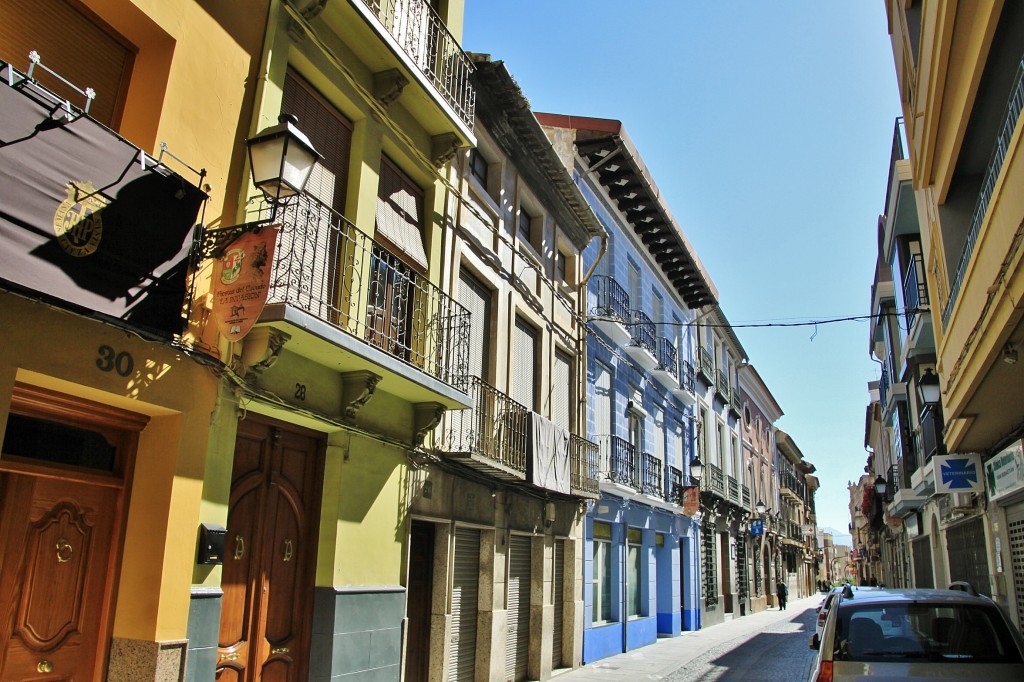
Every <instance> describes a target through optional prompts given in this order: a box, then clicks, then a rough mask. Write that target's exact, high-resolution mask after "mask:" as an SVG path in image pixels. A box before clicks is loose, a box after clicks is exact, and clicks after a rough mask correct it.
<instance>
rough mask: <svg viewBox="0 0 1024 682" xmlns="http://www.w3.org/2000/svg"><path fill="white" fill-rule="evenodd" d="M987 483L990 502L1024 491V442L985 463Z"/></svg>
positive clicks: (1015, 444)
mask: <svg viewBox="0 0 1024 682" xmlns="http://www.w3.org/2000/svg"><path fill="white" fill-rule="evenodd" d="M985 481H986V482H987V483H988V499H989V500H990V501H991V500H998V499H999V498H1001V497H1006V496H1007V495H1011V494H1013V493H1015V492H1017V491H1018V490H1024V440H1020V441H1017V442H1016V443H1014V444H1013V445H1011V446H1010V447H1008V448H1006V449H1005V450H1003V451H1002V452H1000V453H999V454H997V455H996V456H995V457H993V458H992V459H990V460H989V461H987V462H985Z"/></svg>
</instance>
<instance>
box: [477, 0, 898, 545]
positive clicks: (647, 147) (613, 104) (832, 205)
mask: <svg viewBox="0 0 1024 682" xmlns="http://www.w3.org/2000/svg"><path fill="white" fill-rule="evenodd" d="M465 22H466V23H465V29H464V32H463V47H464V48H465V49H466V50H467V51H470V52H483V53H488V54H490V55H491V56H492V58H493V59H500V60H503V61H504V62H505V64H506V66H507V67H508V69H509V71H510V72H511V73H512V74H513V76H515V78H516V80H517V81H518V82H519V84H520V86H521V87H522V89H523V92H524V93H525V94H526V96H527V98H528V99H529V100H530V104H531V106H532V108H533V110H534V111H545V112H555V113H563V114H574V115H580V116H596V117H602V118H613V119H618V120H621V121H622V122H623V124H624V125H625V127H626V130H627V131H628V132H629V134H630V136H631V137H632V139H633V141H634V143H635V144H636V146H637V148H638V150H639V151H640V154H641V156H642V157H643V159H644V162H645V163H646V165H647V167H648V168H649V169H650V170H651V172H652V174H653V176H654V180H655V182H656V183H657V185H658V187H659V188H660V189H661V190H662V192H663V193H664V195H665V196H666V198H667V201H668V204H669V207H670V209H671V210H672V213H673V215H674V216H675V217H676V220H677V221H678V222H679V223H680V225H681V226H682V228H683V231H684V232H686V234H687V236H688V237H689V239H690V241H691V242H692V243H693V245H694V247H695V248H696V250H697V253H698V255H699V257H700V259H701V260H702V261H703V263H704V265H705V267H706V268H707V270H708V272H709V273H710V275H711V278H712V279H713V280H714V282H715V285H716V286H717V287H718V291H719V297H720V302H721V305H722V309H723V311H724V312H725V314H726V316H727V317H728V318H729V321H730V322H731V323H732V324H733V325H734V326H737V327H739V326H740V325H742V324H744V323H758V322H765V321H773V322H777V321H789V322H797V321H805V320H821V319H828V318H837V317H847V316H855V315H865V314H868V313H869V312H870V287H871V281H872V277H873V274H874V264H875V253H876V225H877V218H878V214H879V213H880V212H881V211H882V208H883V203H884V200H885V185H886V179H887V175H888V170H889V155H890V150H891V145H892V131H893V124H894V121H895V118H896V116H898V115H899V114H900V109H899V99H898V91H897V89H896V79H895V71H894V68H893V58H892V49H891V46H890V43H889V38H888V35H887V32H886V20H885V11H884V3H883V2H882V0H856V1H853V2H850V1H847V2H817V1H815V2H812V1H811V0H773V1H772V2H766V1H764V0H714V1H712V0H708V1H705V2H698V1H696V0H635V1H634V2H631V3H623V2H621V1H612V0H466V14H465ZM737 333H738V335H739V338H740V341H741V342H742V343H743V346H744V348H745V349H746V350H747V353H748V354H749V356H750V360H751V362H752V363H753V364H754V365H755V367H756V368H757V370H758V372H759V373H760V374H761V376H762V377H763V378H764V380H765V382H766V383H767V385H768V387H769V388H770V389H771V391H772V393H773V394H774V396H775V398H776V400H777V401H778V402H779V404H780V405H781V407H782V409H783V411H784V412H785V416H784V417H783V418H782V419H781V420H780V421H779V423H778V426H779V427H780V428H782V429H784V430H785V431H787V432H788V433H789V434H790V435H791V436H792V437H793V438H794V440H795V442H796V443H797V445H798V446H799V447H800V449H801V450H802V451H803V453H804V457H805V458H806V459H807V460H809V461H811V462H813V463H814V465H815V466H816V467H817V470H818V475H819V477H820V479H821V483H822V487H821V490H820V491H819V492H818V495H817V498H816V502H817V510H818V524H819V526H830V527H834V528H837V529H842V530H843V531H844V532H845V529H846V527H847V524H848V523H849V520H850V519H849V511H848V508H847V505H848V502H849V494H848V492H847V488H846V485H847V482H848V481H850V480H857V478H859V476H860V475H861V474H862V473H863V467H864V464H865V462H866V459H867V453H866V452H865V450H864V411H865V407H866V405H867V400H868V393H867V382H869V381H873V380H875V379H877V378H878V374H879V367H878V365H877V364H876V363H874V362H873V361H872V360H871V359H870V357H869V355H868V352H869V346H868V323H867V322H866V321H859V322H841V323H835V324H821V325H818V326H817V328H814V327H791V328H777V327H776V328H768V329H759V328H738V329H737Z"/></svg>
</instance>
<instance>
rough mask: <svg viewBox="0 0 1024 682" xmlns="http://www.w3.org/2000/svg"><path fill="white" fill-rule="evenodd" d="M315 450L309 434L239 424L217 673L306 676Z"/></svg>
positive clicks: (227, 677)
mask: <svg viewBox="0 0 1024 682" xmlns="http://www.w3.org/2000/svg"><path fill="white" fill-rule="evenodd" d="M322 450H323V448H322V447H321V445H320V443H319V442H318V441H317V440H316V438H314V437H313V436H312V435H307V434H305V433H299V432H293V431H286V430H284V429H283V428H280V427H279V426H277V425H274V424H271V423H268V422H262V421H257V420H255V419H254V418H252V417H249V418H247V419H246V420H244V421H242V422H240V423H239V427H238V435H237V438H236V441H235V459H234V468H233V471H232V475H231V500H230V508H229V511H228V532H227V544H226V547H225V550H224V569H223V579H222V589H223V591H224V601H223V607H222V610H221V622H220V648H219V650H218V663H217V680H220V681H222V682H227V681H231V682H234V681H236V680H237V681H242V680H262V681H264V682H269V681H270V680H275V681H277V680H281V681H284V680H288V681H296V682H298V681H301V680H305V679H306V677H307V664H308V659H309V632H310V620H311V616H312V611H313V609H312V604H313V562H314V560H315V557H316V541H317V533H316V530H317V518H318V514H317V510H318V509H319V496H320V491H319V484H318V483H317V482H318V481H319V480H320V478H321V477H320V475H319V472H320V470H321V465H320V453H321V452H322Z"/></svg>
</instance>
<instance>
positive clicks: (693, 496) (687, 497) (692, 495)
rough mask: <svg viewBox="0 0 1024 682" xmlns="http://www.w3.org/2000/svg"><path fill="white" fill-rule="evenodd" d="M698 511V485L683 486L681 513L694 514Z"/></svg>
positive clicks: (685, 514)
mask: <svg viewBox="0 0 1024 682" xmlns="http://www.w3.org/2000/svg"><path fill="white" fill-rule="evenodd" d="M698 511H700V486H696V485H688V486H683V515H684V516H696V515H697V512H698Z"/></svg>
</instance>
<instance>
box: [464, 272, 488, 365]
mask: <svg viewBox="0 0 1024 682" xmlns="http://www.w3.org/2000/svg"><path fill="white" fill-rule="evenodd" d="M458 299H459V303H461V304H462V305H464V306H465V307H466V310H468V311H469V320H470V325H469V364H468V365H467V368H466V370H467V372H468V373H469V375H470V376H474V377H479V378H480V379H483V380H484V381H486V380H487V366H486V364H485V359H486V358H487V346H488V342H489V339H490V336H491V335H490V329H491V325H490V319H491V292H490V291H488V290H487V287H485V286H484V285H483V284H481V283H480V282H479V281H478V280H477V279H476V278H475V277H473V276H472V275H470V274H468V273H466V272H465V271H463V272H460V273H459V294H458Z"/></svg>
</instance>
